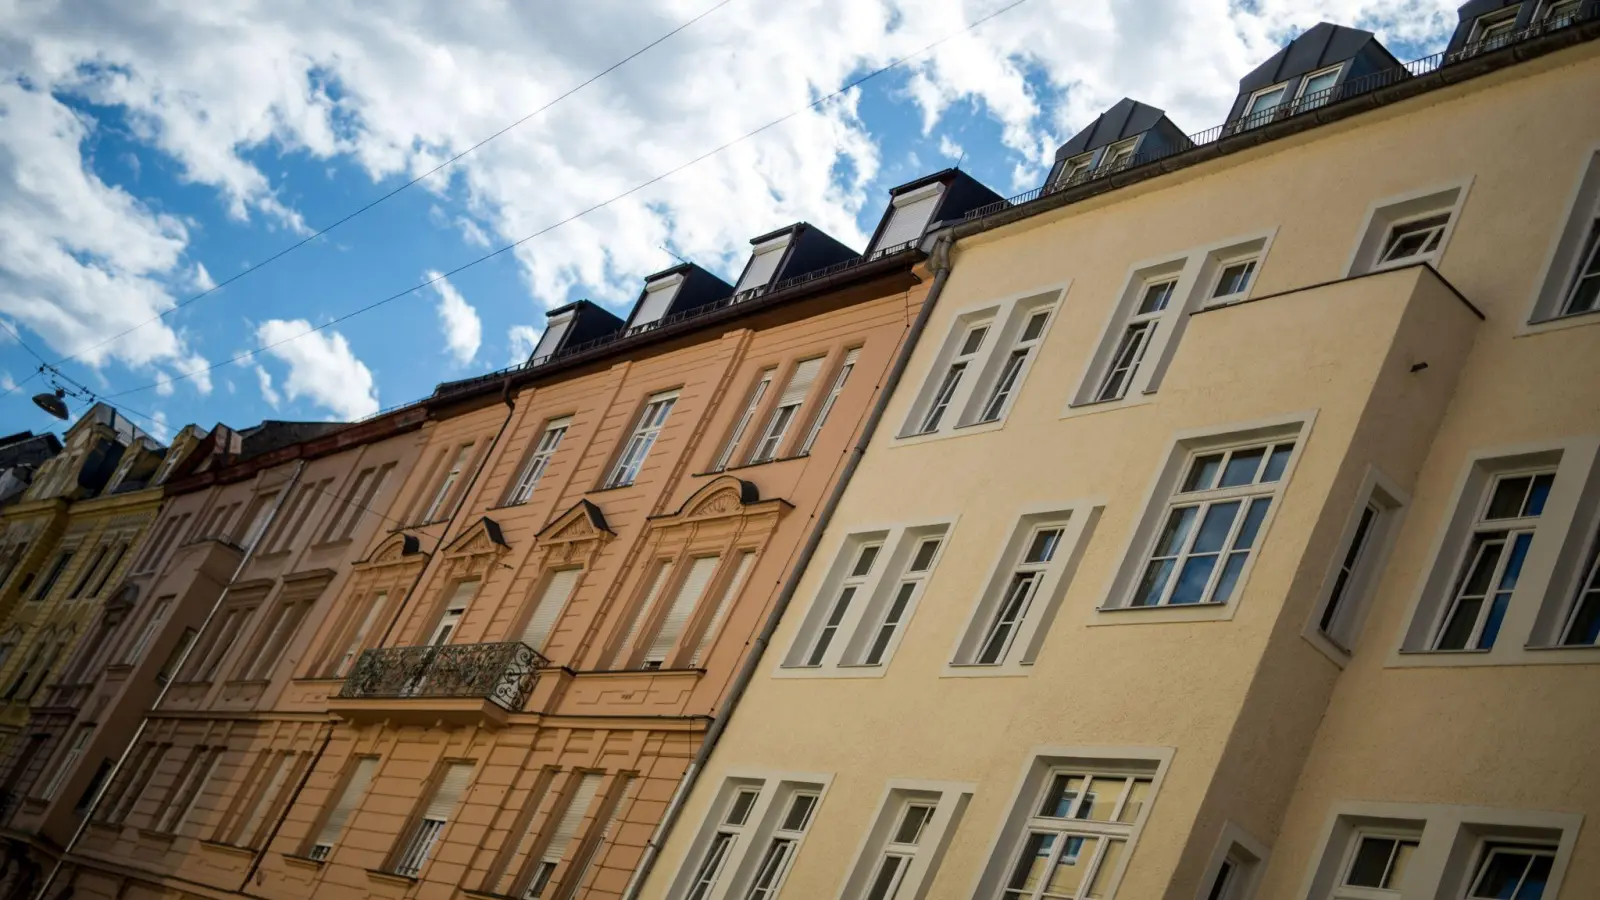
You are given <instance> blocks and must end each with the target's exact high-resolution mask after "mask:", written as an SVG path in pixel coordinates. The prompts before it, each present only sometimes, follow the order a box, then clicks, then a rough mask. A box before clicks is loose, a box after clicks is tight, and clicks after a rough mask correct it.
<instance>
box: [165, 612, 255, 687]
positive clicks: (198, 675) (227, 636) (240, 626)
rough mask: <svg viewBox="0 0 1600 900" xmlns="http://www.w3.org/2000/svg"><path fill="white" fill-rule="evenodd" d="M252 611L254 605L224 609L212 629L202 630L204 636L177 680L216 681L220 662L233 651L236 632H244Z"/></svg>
mask: <svg viewBox="0 0 1600 900" xmlns="http://www.w3.org/2000/svg"><path fill="white" fill-rule="evenodd" d="M255 609H256V608H255V605H254V604H249V605H239V606H233V607H230V608H228V609H225V610H223V611H222V613H221V621H220V622H218V623H217V624H216V625H215V626H214V627H213V628H207V629H205V633H202V634H201V637H200V642H199V644H198V645H197V646H196V647H195V649H194V652H193V653H191V654H189V662H188V663H187V664H186V665H185V666H184V668H185V671H184V672H183V673H182V674H181V675H180V679H181V680H182V681H191V682H202V683H210V682H211V681H212V679H214V678H216V677H217V669H218V668H220V667H221V666H222V660H223V659H224V658H226V657H227V655H228V651H229V650H231V649H233V644H234V641H237V640H238V639H239V632H241V631H243V630H244V625H245V622H247V621H249V619H250V615H251V613H253V612H255Z"/></svg>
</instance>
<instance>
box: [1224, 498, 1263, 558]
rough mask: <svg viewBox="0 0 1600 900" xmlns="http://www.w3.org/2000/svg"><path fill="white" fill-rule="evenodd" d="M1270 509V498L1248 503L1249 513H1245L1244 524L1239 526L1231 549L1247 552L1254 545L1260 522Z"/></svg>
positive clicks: (1259, 529) (1257, 499)
mask: <svg viewBox="0 0 1600 900" xmlns="http://www.w3.org/2000/svg"><path fill="white" fill-rule="evenodd" d="M1271 507H1272V498H1271V497H1257V498H1256V499H1254V500H1251V501H1250V511H1249V512H1247V513H1245V515H1244V524H1243V525H1240V526H1239V533H1238V535H1236V536H1235V537H1234V539H1233V549H1235V550H1249V549H1250V548H1251V547H1254V546H1255V545H1256V534H1257V533H1258V532H1259V531H1261V522H1262V520H1263V519H1265V518H1266V517H1267V510H1268V509H1270V508H1271Z"/></svg>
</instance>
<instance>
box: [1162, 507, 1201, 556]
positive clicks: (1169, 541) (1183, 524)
mask: <svg viewBox="0 0 1600 900" xmlns="http://www.w3.org/2000/svg"><path fill="white" fill-rule="evenodd" d="M1199 510H1200V507H1198V506H1183V507H1179V508H1178V509H1175V510H1173V511H1172V514H1171V515H1170V516H1168V517H1167V527H1166V528H1165V529H1163V530H1162V532H1161V538H1160V539H1159V540H1157V541H1156V550H1155V553H1154V554H1152V555H1153V556H1158V557H1159V556H1176V555H1178V551H1180V550H1182V549H1183V542H1184V541H1185V540H1187V539H1188V537H1189V529H1190V527H1191V526H1193V525H1194V517H1195V515H1196V513H1198V512H1199Z"/></svg>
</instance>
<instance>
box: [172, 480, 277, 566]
mask: <svg viewBox="0 0 1600 900" xmlns="http://www.w3.org/2000/svg"><path fill="white" fill-rule="evenodd" d="M277 499H278V492H277V491H268V492H267V493H264V494H257V495H256V497H255V499H253V500H251V501H250V508H249V509H247V510H245V514H244V517H243V518H241V519H239V525H240V526H241V527H242V528H243V529H244V530H243V531H241V532H240V533H239V539H238V540H237V541H235V543H237V544H238V545H239V546H240V547H241V548H243V549H245V550H249V549H251V548H252V547H254V546H255V545H256V541H259V540H261V534H262V532H264V531H266V530H267V526H268V525H270V524H271V523H272V512H273V503H274V502H275V501H276V500H277ZM149 565H151V566H153V565H155V563H154V562H153V561H152V562H151V563H150V564H149Z"/></svg>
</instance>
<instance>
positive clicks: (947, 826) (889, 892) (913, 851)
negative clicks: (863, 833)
mask: <svg viewBox="0 0 1600 900" xmlns="http://www.w3.org/2000/svg"><path fill="white" fill-rule="evenodd" d="M912 785H915V786H912ZM971 796H972V795H971V793H970V788H967V787H963V786H959V785H942V784H930V783H924V782H891V787H890V790H889V795H888V797H887V798H886V799H885V800H884V803H883V805H882V806H881V807H880V808H879V810H878V815H877V817H876V819H875V820H874V821H873V823H872V826H871V828H870V830H869V831H868V832H867V840H866V846H865V847H863V848H862V852H861V856H860V857H859V858H857V860H856V863H855V865H854V866H853V867H852V868H851V870H850V874H849V876H848V878H847V880H846V882H845V887H844V891H843V892H842V898H843V900H912V898H915V897H917V896H920V894H921V893H922V890H923V886H924V885H927V884H929V883H930V882H932V880H933V877H934V876H935V875H936V874H937V872H938V869H939V863H940V857H941V856H942V855H943V849H944V847H943V845H944V844H945V843H946V841H945V836H946V835H948V834H950V833H952V832H953V831H954V829H955V828H956V826H957V825H958V824H959V822H960V818H961V814H962V812H963V811H964V810H965V808H966V804H967V801H968V800H969V799H970V798H971Z"/></svg>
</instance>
